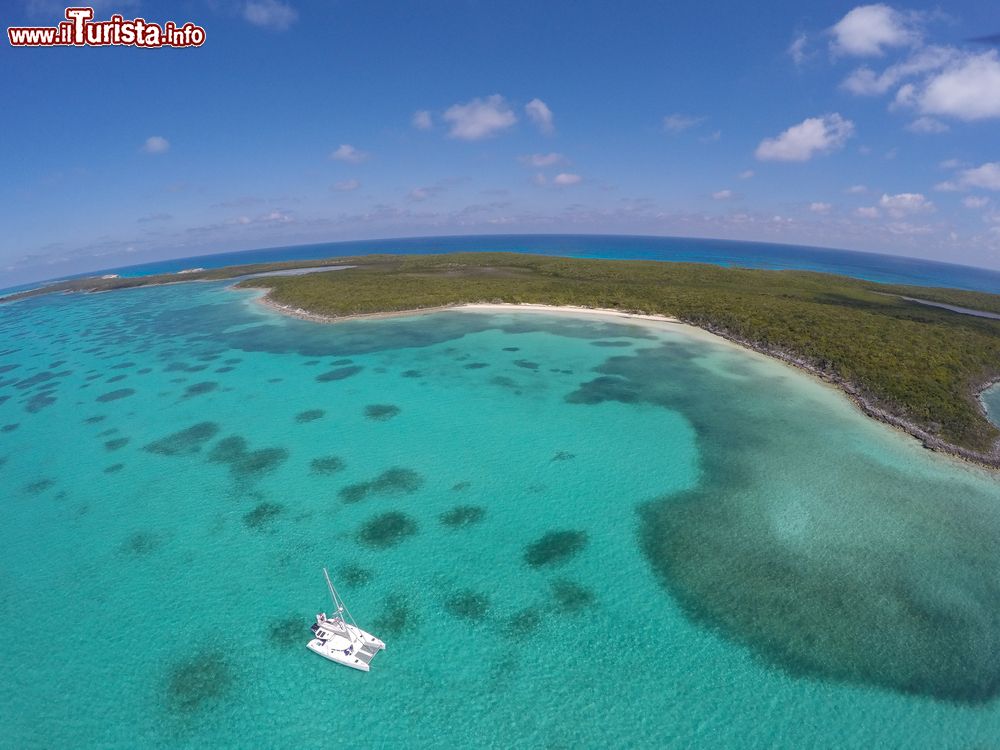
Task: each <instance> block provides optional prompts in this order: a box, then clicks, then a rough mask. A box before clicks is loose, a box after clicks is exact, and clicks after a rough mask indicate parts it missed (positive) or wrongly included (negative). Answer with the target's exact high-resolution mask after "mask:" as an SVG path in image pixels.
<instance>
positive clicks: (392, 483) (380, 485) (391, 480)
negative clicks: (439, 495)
mask: <svg viewBox="0 0 1000 750" xmlns="http://www.w3.org/2000/svg"><path fill="white" fill-rule="evenodd" d="M423 483H424V480H423V477H421V476H420V474H418V473H417V472H415V471H414V470H413V469H402V468H399V467H393V468H391V469H387V470H386V471H383V472H382V473H381V474H379V475H378V476H377V477H375V479H373V480H371V481H370V482H359V483H358V484H352V485H348V486H347V487H344V488H343V489H341V491H340V497H341V499H342V500H343V501H344V502H345V503H356V502H360V501H361V500H364V499H365V498H366V497H368V496H369V495H409V494H412V493H414V492H416V491H417V490H419V489H420V487H421V486H423Z"/></svg>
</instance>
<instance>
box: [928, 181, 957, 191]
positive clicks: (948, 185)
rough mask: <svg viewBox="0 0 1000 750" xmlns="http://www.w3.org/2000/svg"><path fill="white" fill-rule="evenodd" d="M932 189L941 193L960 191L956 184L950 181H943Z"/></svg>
mask: <svg viewBox="0 0 1000 750" xmlns="http://www.w3.org/2000/svg"><path fill="white" fill-rule="evenodd" d="M934 189H935V190H938V191H940V192H942V193H954V192H957V191H958V190H961V189H962V188H960V187H959V186H958V185H957V184H956V183H954V182H952V181H951V180H945V181H944V182H939V183H938V184H937V185H935V186H934Z"/></svg>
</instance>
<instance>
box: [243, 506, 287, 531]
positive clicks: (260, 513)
mask: <svg viewBox="0 0 1000 750" xmlns="http://www.w3.org/2000/svg"><path fill="white" fill-rule="evenodd" d="M284 509H285V507H284V506H283V505H278V504H277V503H260V504H259V505H258V506H257V507H256V508H254V509H253V510H251V511H250V512H249V513H247V514H246V515H244V516H243V523H244V524H246V527H247V528H248V529H253V530H255V531H260V530H262V529H265V528H267V527H268V526H270V524H271V522H272V521H274V520H275V519H276V518H277V517H278V516H280V515H281V513H282V511H284Z"/></svg>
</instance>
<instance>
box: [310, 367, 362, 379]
mask: <svg viewBox="0 0 1000 750" xmlns="http://www.w3.org/2000/svg"><path fill="white" fill-rule="evenodd" d="M363 369H365V368H363V367H360V366H359V365H352V366H350V367H339V368H337V369H336V370H330V371H329V372H324V373H322V374H321V375H317V376H316V381H317V382H319V383H329V382H332V381H334V380H344V379H346V378H349V377H351V376H352V375H357V374H358V373H359V372H361V371H362V370H363Z"/></svg>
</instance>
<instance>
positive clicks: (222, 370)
mask: <svg viewBox="0 0 1000 750" xmlns="http://www.w3.org/2000/svg"><path fill="white" fill-rule="evenodd" d="M235 369H236V368H235V367H230V366H229V365H226V366H225V367H217V368H216V369H215V372H216V373H218V374H219V375H224V374H226V373H227V372H232V371H233V370H235Z"/></svg>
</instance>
